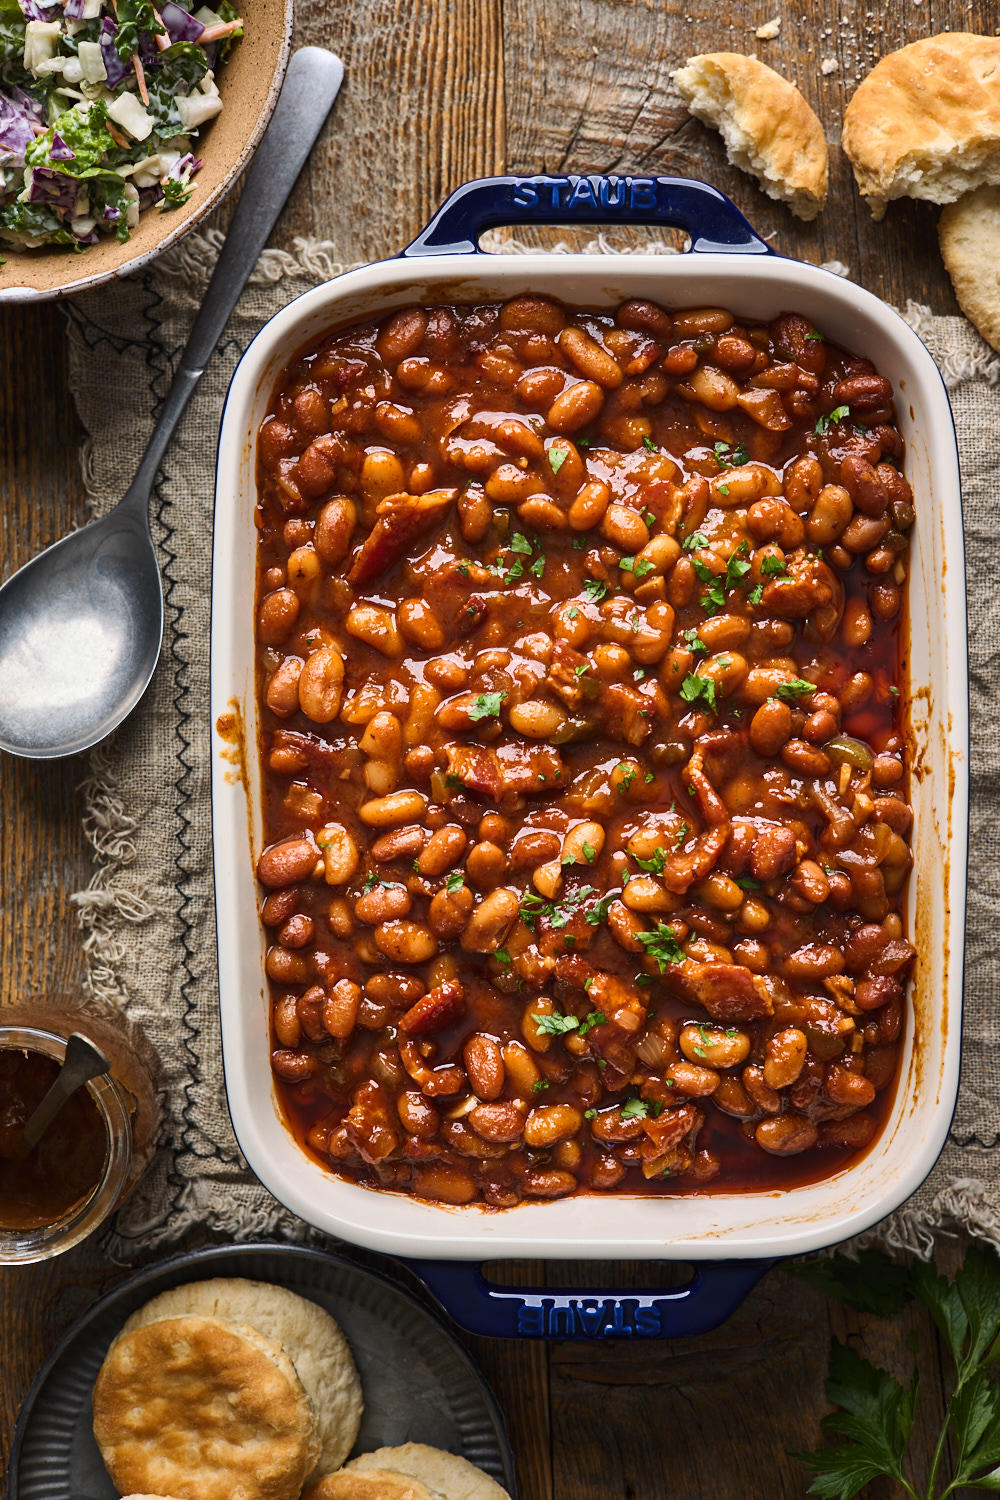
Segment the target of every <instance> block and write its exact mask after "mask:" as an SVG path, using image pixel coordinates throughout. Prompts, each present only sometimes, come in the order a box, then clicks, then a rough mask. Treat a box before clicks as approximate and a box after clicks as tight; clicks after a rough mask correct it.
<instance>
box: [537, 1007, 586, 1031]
mask: <svg viewBox="0 0 1000 1500" xmlns="http://www.w3.org/2000/svg"><path fill="white" fill-rule="evenodd" d="M531 1019H532V1020H533V1021H534V1023H535V1025H536V1026H537V1027H538V1029H539V1031H540V1032H542V1034H543V1035H544V1036H566V1035H567V1034H568V1033H569V1032H571V1031H576V1029H577V1028H578V1026H579V1025H580V1022H579V1021H578V1020H577V1018H576V1016H564V1015H562V1014H561V1013H560V1012H559V1011H554V1012H553V1014H552V1015H551V1016H539V1015H532V1017H531Z"/></svg>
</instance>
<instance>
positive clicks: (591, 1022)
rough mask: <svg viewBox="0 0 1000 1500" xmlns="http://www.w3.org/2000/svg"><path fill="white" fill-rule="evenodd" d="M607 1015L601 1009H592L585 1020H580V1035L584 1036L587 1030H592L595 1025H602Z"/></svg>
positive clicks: (605, 1021) (604, 1023)
mask: <svg viewBox="0 0 1000 1500" xmlns="http://www.w3.org/2000/svg"><path fill="white" fill-rule="evenodd" d="M607 1019H608V1018H607V1016H606V1015H605V1014H604V1012H603V1010H592V1011H591V1012H590V1014H589V1015H588V1016H587V1017H586V1019H585V1020H583V1021H581V1022H580V1035H581V1036H586V1035H587V1032H588V1031H593V1029H594V1027H595V1026H604V1025H606V1023H607Z"/></svg>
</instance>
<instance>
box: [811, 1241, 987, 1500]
mask: <svg viewBox="0 0 1000 1500" xmlns="http://www.w3.org/2000/svg"><path fill="white" fill-rule="evenodd" d="M790 1269H791V1271H792V1272H793V1274H795V1275H798V1276H800V1277H801V1278H802V1279H803V1280H805V1281H808V1282H809V1283H810V1285H812V1286H814V1287H817V1288H818V1289H819V1290H820V1291H823V1292H825V1293H826V1294H827V1295H828V1296H831V1297H836V1298H838V1299H839V1300H840V1301H842V1302H846V1303H847V1305H848V1306H849V1307H852V1308H854V1309H855V1310H856V1311H858V1312H864V1313H878V1314H891V1313H897V1312H899V1311H900V1310H901V1309H902V1308H903V1307H904V1306H905V1305H906V1303H907V1302H909V1301H910V1300H911V1298H914V1297H915V1298H917V1299H918V1300H919V1301H920V1302H923V1303H924V1305H925V1306H926V1307H927V1308H928V1309H929V1310H930V1313H931V1316H932V1317H933V1319H934V1322H935V1323H936V1324H937V1327H938V1330H939V1332H940V1334H941V1338H942V1342H943V1343H944V1345H945V1347H946V1349H947V1350H948V1352H949V1354H950V1356H951V1359H952V1361H953V1363H954V1366H955V1391H954V1395H953V1396H952V1398H951V1400H950V1401H949V1403H948V1408H947V1411H946V1414H945V1420H944V1424H943V1425H942V1428H941V1431H940V1435H939V1437H938V1440H937V1445H936V1447H935V1450H934V1457H933V1460H932V1462H931V1470H930V1474H929V1476H928V1481H927V1488H926V1490H925V1491H924V1493H923V1497H921V1495H920V1494H919V1492H918V1491H917V1489H916V1488H915V1487H914V1485H913V1483H912V1482H911V1481H910V1480H909V1479H908V1478H907V1470H908V1468H909V1465H908V1463H907V1458H908V1452H907V1450H908V1447H909V1441H910V1436H911V1433H912V1432H913V1428H914V1423H915V1420H916V1415H917V1401H918V1394H919V1371H918V1369H917V1367H916V1366H914V1370H913V1375H912V1378H911V1380H910V1382H909V1384H908V1385H902V1384H900V1382H899V1381H897V1380H896V1379H895V1378H894V1377H893V1376H892V1375H890V1374H889V1372H888V1371H887V1370H883V1369H880V1368H879V1367H878V1366H877V1365H872V1364H869V1362H868V1361H867V1360H866V1359H864V1358H863V1357H862V1356H861V1355H860V1354H859V1353H858V1352H857V1351H856V1350H855V1349H853V1348H851V1347H850V1345H847V1344H840V1343H837V1342H836V1341H834V1343H833V1346H832V1348H831V1353H830V1366H829V1378H828V1380H827V1383H826V1391H827V1395H828V1396H829V1398H830V1400H831V1401H832V1402H833V1403H834V1405H835V1406H836V1407H837V1408H838V1410H837V1411H835V1412H834V1413H833V1414H832V1415H831V1416H829V1417H827V1418H825V1420H824V1422H823V1426H824V1427H825V1428H826V1430H827V1431H828V1432H832V1433H837V1434H838V1435H839V1436H841V1437H843V1438H844V1439H846V1441H844V1442H842V1443H837V1444H836V1445H835V1446H832V1447H827V1448H820V1449H818V1450H817V1451H816V1452H814V1453H796V1454H793V1455H792V1456H793V1457H795V1458H797V1459H799V1461H800V1462H801V1463H803V1464H805V1466H806V1467H807V1468H808V1469H810V1470H811V1471H812V1473H813V1475H814V1478H813V1482H812V1484H811V1485H810V1487H809V1494H810V1495H825V1496H827V1497H829V1500H853V1497H854V1496H855V1495H857V1494H858V1493H859V1492H860V1491H861V1490H862V1489H863V1488H864V1486H865V1485H866V1484H868V1483H869V1481H871V1480H873V1479H876V1478H879V1477H880V1476H882V1475H886V1476H888V1477H890V1478H892V1479H894V1480H895V1481H896V1483H897V1484H899V1485H901V1486H902V1488H903V1489H904V1491H905V1492H906V1494H907V1495H909V1496H910V1497H911V1500H935V1497H938V1500H944V1497H945V1496H947V1495H951V1494H954V1493H955V1492H956V1491H958V1490H963V1489H965V1488H966V1487H968V1488H971V1489H979V1490H987V1491H990V1492H992V1493H996V1491H997V1490H1000V1384H998V1383H997V1381H996V1380H992V1379H991V1378H990V1375H989V1367H990V1366H991V1365H994V1364H996V1363H997V1361H998V1360H1000V1260H998V1258H997V1256H996V1255H995V1254H994V1253H993V1252H991V1251H989V1250H985V1249H978V1248H977V1249H973V1250H970V1251H969V1252H968V1253H967V1255H966V1257H965V1260H964V1262H963V1264H962V1266H961V1267H960V1268H959V1270H958V1271H957V1272H956V1274H955V1279H954V1280H953V1281H948V1280H947V1278H946V1277H944V1276H940V1275H938V1273H937V1271H936V1270H935V1268H934V1266H933V1265H929V1264H926V1263H924V1262H917V1264H916V1265H915V1266H913V1267H912V1268H909V1269H908V1268H907V1267H905V1266H899V1265H895V1264H894V1263H893V1262H892V1261H890V1260H888V1258H887V1257H886V1256H884V1255H883V1254H882V1253H881V1252H880V1251H878V1250H863V1251H862V1252H861V1254H860V1255H859V1257H858V1259H857V1260H849V1259H848V1258H847V1256H843V1255H834V1256H832V1257H831V1258H830V1259H828V1260H810V1261H805V1262H802V1263H800V1264H799V1265H796V1266H793V1267H791V1268H790ZM949 1438H950V1439H951V1448H952V1451H953V1452H954V1455H955V1457H954V1467H953V1472H952V1476H951V1479H950V1480H948V1479H947V1477H946V1473H942V1464H943V1463H944V1460H945V1454H946V1451H947V1449H948V1447H949ZM941 1486H943V1487H941Z"/></svg>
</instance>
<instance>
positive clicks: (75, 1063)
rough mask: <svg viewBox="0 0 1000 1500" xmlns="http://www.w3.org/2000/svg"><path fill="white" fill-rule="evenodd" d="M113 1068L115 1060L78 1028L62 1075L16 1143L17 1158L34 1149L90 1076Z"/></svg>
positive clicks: (19, 1159) (92, 1076) (96, 1076)
mask: <svg viewBox="0 0 1000 1500" xmlns="http://www.w3.org/2000/svg"><path fill="white" fill-rule="evenodd" d="M110 1071H111V1063H110V1062H109V1061H108V1059H107V1058H106V1057H105V1055H104V1053H103V1052H102V1051H101V1049H100V1047H95V1046H94V1043H93V1042H92V1041H89V1040H88V1038H87V1037H85V1036H83V1035H82V1034H81V1033H80V1032H79V1031H74V1032H73V1033H72V1035H71V1036H70V1039H69V1041H68V1042H67V1043H66V1056H65V1058H64V1059H63V1065H62V1067H61V1068H60V1070H59V1076H58V1078H57V1079H56V1080H55V1082H54V1083H53V1085H52V1087H51V1088H50V1089H49V1091H48V1093H47V1094H46V1095H45V1098H44V1099H43V1100H42V1102H41V1104H39V1106H38V1108H37V1109H36V1110H35V1112H34V1113H33V1114H32V1116H31V1118H30V1120H29V1121H28V1123H27V1125H25V1127H24V1129H23V1130H22V1131H21V1134H20V1135H19V1136H18V1137H17V1139H16V1140H15V1142H14V1150H13V1153H12V1154H13V1158H14V1160H15V1161H24V1159H25V1157H26V1156H29V1155H30V1154H31V1152H32V1151H34V1149H35V1147H36V1146H37V1145H38V1142H39V1141H40V1140H41V1138H42V1136H43V1135H44V1134H45V1132H46V1131H47V1130H48V1128H49V1126H50V1125H51V1124H52V1121H53V1120H54V1119H55V1117H56V1115H57V1114H58V1113H59V1111H60V1110H61V1109H62V1107H63V1105H64V1104H65V1103H66V1102H67V1100H68V1099H69V1098H70V1096H71V1095H72V1094H75V1093H76V1091H77V1089H78V1088H80V1087H81V1086H82V1085H83V1084H85V1083H86V1082H87V1080H88V1079H90V1078H99V1077H100V1075H101V1074H102V1073H109V1072H110Z"/></svg>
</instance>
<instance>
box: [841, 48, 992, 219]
mask: <svg viewBox="0 0 1000 1500" xmlns="http://www.w3.org/2000/svg"><path fill="white" fill-rule="evenodd" d="M843 145H844V150H845V151H846V153H847V155H848V157H849V158H850V161H851V165H852V166H853V168H854V176H855V179H856V181H857V184H858V187H859V189H860V191H861V193H862V196H863V197H865V198H867V199H868V202H869V203H870V204H871V209H872V213H873V214H874V216H875V218H876V219H881V218H882V216H883V214H884V213H885V210H886V204H887V203H889V202H890V200H891V199H893V198H903V197H909V198H926V199H929V200H930V202H931V203H954V202H955V200H956V199H958V198H960V197H961V196H962V195H963V193H968V192H971V191H972V190H973V188H977V187H983V186H986V185H989V184H993V183H1000V38H997V37H991V36H975V35H973V34H972V33H971V32H965V31H948V32H944V33H942V35H940V36H929V37H924V38H923V39H922V40H921V41H919V42H912V43H911V44H910V45H909V46H908V47H901V48H900V49H899V51H898V52H890V53H889V54H888V55H887V56H886V57H883V58H882V60H881V61H880V62H878V63H876V64H875V67H874V68H873V69H872V71H871V72H870V73H869V74H868V77H867V78H866V79H865V80H864V82H863V83H862V84H861V85H860V87H859V88H858V90H857V92H856V93H855V94H854V97H853V98H852V99H851V102H850V103H849V104H848V106H847V110H846V112H845V114H844V133H843Z"/></svg>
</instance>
